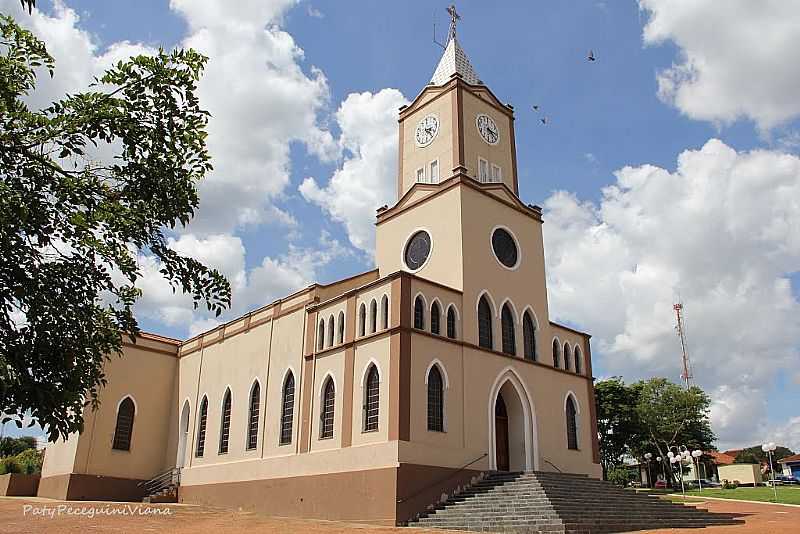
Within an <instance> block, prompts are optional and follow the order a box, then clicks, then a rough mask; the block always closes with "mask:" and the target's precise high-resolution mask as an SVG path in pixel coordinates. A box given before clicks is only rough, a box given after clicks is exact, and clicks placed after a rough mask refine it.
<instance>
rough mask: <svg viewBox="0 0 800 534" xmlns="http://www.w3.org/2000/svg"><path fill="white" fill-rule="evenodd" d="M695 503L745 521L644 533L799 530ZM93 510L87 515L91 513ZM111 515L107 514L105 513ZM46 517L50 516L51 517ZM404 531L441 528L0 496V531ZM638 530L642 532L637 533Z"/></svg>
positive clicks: (782, 510)
mask: <svg viewBox="0 0 800 534" xmlns="http://www.w3.org/2000/svg"><path fill="white" fill-rule="evenodd" d="M699 506H701V507H704V508H708V510H710V511H712V512H725V513H734V514H737V515H739V516H740V517H742V519H744V520H745V521H746V524H744V525H735V526H722V527H710V528H705V529H703V530H702V531H698V530H697V529H660V530H650V531H646V532H647V533H648V534H679V533H683V534H688V533H691V532H693V533H695V534H699V532H702V533H703V534H706V533H708V534H723V533H731V534H779V533H780V534H787V533H790V532H800V508H793V507H788V506H787V507H783V506H773V505H769V504H749V503H741V502H722V501H706V502H705V503H703V504H700V505H699ZM93 513H94V514H95V515H94V516H93V517H92V514H93ZM111 514H113V515H111ZM51 516H52V517H51ZM354 531H355V532H359V533H363V534H369V533H380V534H388V533H392V532H405V534H410V533H411V532H414V533H417V532H418V533H425V532H428V533H431V532H439V533H440V532H442V531H440V530H439V531H436V530H424V529H403V528H393V527H376V526H372V525H360V524H353V523H338V522H333V521H314V520H302V519H286V518H277V517H267V516H263V515H259V514H253V513H248V512H238V511H235V510H221V509H212V508H207V507H201V506H189V505H175V504H167V505H165V504H161V505H158V504H154V505H145V504H138V503H132V504H122V503H105V502H74V501H73V502H68V503H66V502H61V501H53V500H49V499H36V498H27V497H0V533H3V534H5V533H25V534H39V533H48V534H50V533H61V532H67V533H69V532H80V533H83V534H90V533H95V532H101V533H106V532H114V533H116V532H120V533H126V532H171V533H172V532H175V533H187V534H188V533H192V534H195V533H210V534H219V533H220V532H254V533H259V534H262V533H263V534H273V533H274V534H278V533H280V534H284V533H295V532H309V533H318V534H340V533H344V532H354ZM641 534H645V533H644V531H642V533H641Z"/></svg>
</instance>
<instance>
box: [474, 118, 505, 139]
mask: <svg viewBox="0 0 800 534" xmlns="http://www.w3.org/2000/svg"><path fill="white" fill-rule="evenodd" d="M475 124H476V125H477V126H478V133H479V134H481V137H482V138H483V140H484V141H486V142H487V143H489V144H490V145H496V144H497V143H498V142H499V141H500V130H498V129H497V124H495V122H494V119H492V118H491V117H490V116H489V115H486V114H484V113H481V114H480V115H478V116H477V117H476V118H475Z"/></svg>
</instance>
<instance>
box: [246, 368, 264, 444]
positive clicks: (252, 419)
mask: <svg viewBox="0 0 800 534" xmlns="http://www.w3.org/2000/svg"><path fill="white" fill-rule="evenodd" d="M260 403H261V385H260V384H259V383H258V381H257V380H256V381H255V382H254V383H253V389H252V390H251V391H250V409H249V410H248V415H247V449H248V450H250V449H255V448H256V446H257V445H258V412H259V408H260Z"/></svg>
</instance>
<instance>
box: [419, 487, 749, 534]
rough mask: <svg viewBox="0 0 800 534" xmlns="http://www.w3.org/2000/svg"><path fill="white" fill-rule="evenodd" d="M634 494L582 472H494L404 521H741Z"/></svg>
mask: <svg viewBox="0 0 800 534" xmlns="http://www.w3.org/2000/svg"><path fill="white" fill-rule="evenodd" d="M743 522H744V521H743V520H739V519H735V518H734V517H733V516H732V515H729V514H712V513H709V512H707V511H705V510H701V509H698V508H695V507H693V506H685V505H682V504H673V503H671V502H669V501H665V500H662V499H659V498H658V497H654V496H648V495H645V494H637V493H635V492H633V491H630V490H624V489H622V488H618V487H616V486H614V485H612V484H609V483H608V482H603V481H600V480H596V479H591V478H589V477H587V476H586V475H573V474H564V473H543V472H533V473H505V472H502V473H501V472H494V473H491V474H489V475H488V476H487V477H485V478H484V479H482V480H480V481H479V482H477V483H475V484H473V485H472V486H470V487H468V488H467V489H465V490H464V491H462V492H461V493H460V494H458V495H456V496H453V497H451V498H450V499H448V500H447V501H446V502H444V503H442V504H440V505H439V506H438V507H436V508H434V509H433V510H431V511H428V512H427V513H425V514H423V515H422V516H421V517H420V518H419V519H418V520H417V521H412V522H411V523H409V526H418V527H426V528H443V529H451V530H471V531H488V532H518V533H523V532H525V533H541V534H544V533H547V534H551V533H552V534H555V533H559V534H566V533H569V534H597V533H606V532H630V531H636V530H644V529H654V528H702V527H705V526H710V525H732V524H739V523H743Z"/></svg>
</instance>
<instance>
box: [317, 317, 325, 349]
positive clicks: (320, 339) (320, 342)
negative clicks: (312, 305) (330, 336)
mask: <svg viewBox="0 0 800 534" xmlns="http://www.w3.org/2000/svg"><path fill="white" fill-rule="evenodd" d="M324 347H325V319H320V320H319V326H318V327H317V350H322V349H323V348H324Z"/></svg>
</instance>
